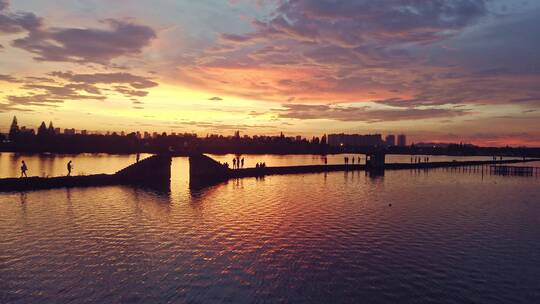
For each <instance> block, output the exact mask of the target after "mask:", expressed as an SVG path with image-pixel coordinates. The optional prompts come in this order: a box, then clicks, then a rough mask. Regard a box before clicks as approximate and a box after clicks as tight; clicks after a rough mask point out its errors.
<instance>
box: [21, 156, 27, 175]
mask: <svg viewBox="0 0 540 304" xmlns="http://www.w3.org/2000/svg"><path fill="white" fill-rule="evenodd" d="M26 171H28V167H27V166H26V163H25V162H24V160H23V161H22V163H21V177H23V176H24V177H28V175H26Z"/></svg>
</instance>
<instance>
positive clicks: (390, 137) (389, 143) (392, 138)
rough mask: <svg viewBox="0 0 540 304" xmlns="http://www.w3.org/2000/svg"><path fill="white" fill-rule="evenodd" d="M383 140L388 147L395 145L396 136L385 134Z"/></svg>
mask: <svg viewBox="0 0 540 304" xmlns="http://www.w3.org/2000/svg"><path fill="white" fill-rule="evenodd" d="M384 141H385V142H386V145H387V146H389V147H392V146H395V145H396V136H395V135H387V136H386V138H385V139H384Z"/></svg>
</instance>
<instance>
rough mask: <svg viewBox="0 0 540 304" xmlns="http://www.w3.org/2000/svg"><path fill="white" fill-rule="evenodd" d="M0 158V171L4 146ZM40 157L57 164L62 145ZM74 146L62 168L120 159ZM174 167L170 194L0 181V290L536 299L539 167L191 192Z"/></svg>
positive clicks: (59, 296)
mask: <svg viewBox="0 0 540 304" xmlns="http://www.w3.org/2000/svg"><path fill="white" fill-rule="evenodd" d="M0 157H2V159H3V160H2V161H1V162H0V163H1V164H4V167H2V168H0V171H2V170H4V171H2V174H4V175H6V173H5V172H6V170H8V169H6V165H5V164H6V159H10V160H11V159H13V158H14V157H15V156H13V155H7V154H3V155H0ZM35 157H37V156H24V158H25V159H27V160H28V162H29V163H30V164H34V163H35V164H37V165H39V164H40V163H42V161H40V160H39V159H38V160H35V159H34V158H35ZM41 157H43V156H41ZM49 157H51V158H53V160H48V159H46V160H45V162H46V163H47V162H49V163H51V164H50V165H49V167H46V165H43V166H44V168H45V169H47V170H50V172H54V173H52V175H55V174H62V173H61V171H62V170H63V168H64V160H65V158H66V159H67V158H70V157H68V156H65V157H64V158H62V157H60V158H56V157H52V156H49ZM79 157H80V156H79ZM85 157H86V158H84V159H83V158H75V159H77V161H76V162H75V166H78V167H79V168H80V167H81V166H82V167H88V168H90V169H91V168H92V167H94V168H108V169H107V170H109V171H112V172H114V170H117V169H120V168H121V167H122V166H124V165H126V164H129V163H130V162H131V161H132V158H133V157H132V156H99V157H97V156H96V158H93V157H92V156H88V155H87V156H85ZM265 157H266V161H267V163H271V162H275V163H278V164H282V163H283V164H285V163H287V162H300V163H304V162H310V161H309V159H311V158H312V157H311V156H295V157H290V158H286V159H283V158H281V157H275V158H273V157H272V156H265ZM224 158H226V157H224ZM18 160H19V159H18ZM316 161H318V160H316V159H314V160H313V162H316ZM187 166H188V164H187V159H185V158H176V159H174V161H173V179H172V183H171V189H170V191H169V192H167V191H164V192H160V191H154V190H148V189H137V188H131V187H103V188H84V189H78V188H77V189H59V190H48V191H39V192H28V193H9V194H0V303H186V302H187V303H218V302H219V303H221V302H224V303H276V302H277V303H283V302H286V303H425V302H431V303H539V302H540V187H539V186H540V178H539V177H502V176H493V175H489V174H486V172H484V174H482V172H481V171H479V172H469V171H466V172H462V171H456V170H450V171H447V170H433V171H387V172H386V174H385V175H384V176H383V177H378V178H371V177H369V176H365V175H364V173H360V172H355V173H350V172H349V173H343V172H338V173H329V174H307V175H289V176H270V177H266V178H264V179H255V178H248V179H242V180H231V181H229V182H227V183H223V184H219V185H216V186H213V187H210V188H206V189H203V190H197V191H190V190H189V189H188V178H187V170H188V167H187ZM76 168H77V167H76ZM45 169H44V170H45ZM9 170H11V171H16V169H13V168H11V169H9ZM55 170H56V171H55ZM85 170H86V169H85ZM107 170H105V171H107ZM15 173H16V172H15ZM87 173H88V172H87Z"/></svg>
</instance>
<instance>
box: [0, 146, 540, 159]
mask: <svg viewBox="0 0 540 304" xmlns="http://www.w3.org/2000/svg"><path fill="white" fill-rule="evenodd" d="M490 149H491V148H490ZM495 149H500V148H495ZM513 149H516V148H513ZM528 149H534V150H536V149H537V148H528ZM538 150H540V149H538ZM368 152H369V151H366V150H359V151H329V152H326V153H321V152H309V151H298V152H268V151H244V152H240V151H225V152H223V151H219V152H218V151H201V153H204V154H212V155H229V154H238V155H280V156H287V155H291V156H293V155H313V156H324V155H344V154H366V153H368ZM433 152H434V151H404V152H402V151H391V150H389V151H387V153H386V154H387V155H407V156H415V155H426V156H427V155H430V156H453V157H475V156H476V157H493V156H497V157H501V156H502V157H523V156H525V157H540V151H531V152H535V153H525V154H526V155H522V154H521V153H515V152H514V153H497V154H493V153H469V154H460V153H433ZM0 153H14V154H18V155H48V154H50V155H83V154H90V155H97V154H105V155H135V154H138V153H140V154H159V152H155V151H140V152H137V151H126V152H113V151H77V152H74V151H18V150H6V149H4V150H2V149H0ZM173 154H174V157H188V156H189V155H190V154H191V153H189V152H174V153H173Z"/></svg>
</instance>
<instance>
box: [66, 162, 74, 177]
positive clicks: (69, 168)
mask: <svg viewBox="0 0 540 304" xmlns="http://www.w3.org/2000/svg"><path fill="white" fill-rule="evenodd" d="M71 169H73V165H72V164H71V160H70V161H69V162H68V163H67V170H68V175H67V176H71Z"/></svg>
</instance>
